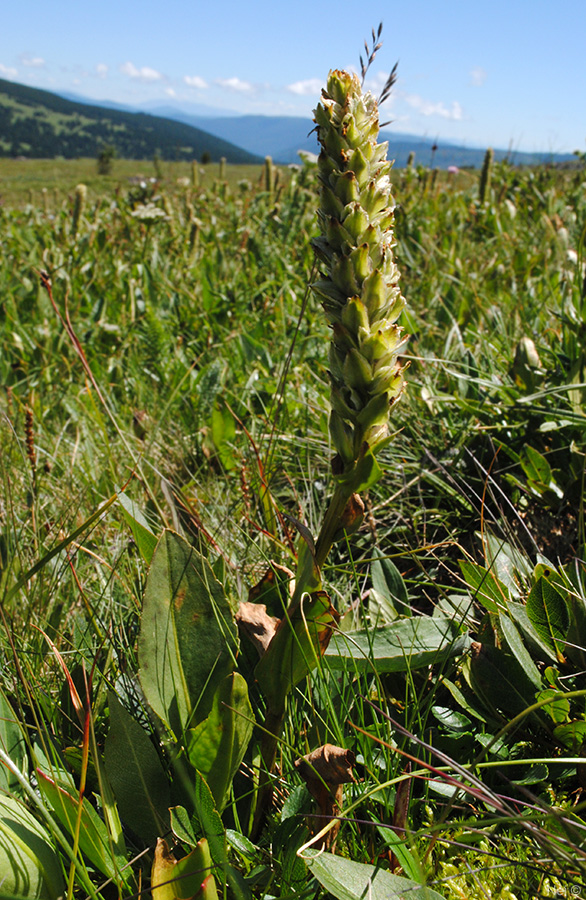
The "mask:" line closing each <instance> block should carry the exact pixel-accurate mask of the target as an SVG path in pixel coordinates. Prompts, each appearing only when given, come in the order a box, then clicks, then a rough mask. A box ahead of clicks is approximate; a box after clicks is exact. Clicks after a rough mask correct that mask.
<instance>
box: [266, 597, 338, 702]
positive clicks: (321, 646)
mask: <svg viewBox="0 0 586 900" xmlns="http://www.w3.org/2000/svg"><path fill="white" fill-rule="evenodd" d="M337 621H338V615H337V613H336V611H335V610H334V608H333V607H332V605H331V603H330V600H329V597H328V595H327V594H326V593H324V592H323V591H316V592H315V593H313V594H304V595H303V597H302V599H301V600H300V601H299V603H297V604H296V605H295V606H294V607H293V609H291V610H290V611H289V613H288V615H287V616H285V617H284V618H283V619H282V620H281V624H280V625H279V627H278V628H277V631H276V632H275V634H274V637H273V639H272V641H271V643H270V644H269V646H268V648H267V650H266V652H265V653H264V655H263V656H262V657H261V659H260V662H259V663H258V665H257V667H256V669H255V675H256V678H257V680H258V683H259V684H260V687H261V690H262V692H263V694H264V695H265V697H266V699H267V701H268V703H269V706H270V707H271V709H273V710H280V709H282V707H283V704H284V702H285V697H286V696H287V694H288V693H289V691H290V690H291V689H292V688H293V687H295V685H296V684H298V682H299V681H301V679H302V678H305V677H306V676H307V675H308V674H309V672H311V671H312V669H314V668H315V666H316V664H317V661H318V659H319V658H320V657H321V656H322V655H323V653H324V650H325V648H326V647H327V645H328V643H329V641H330V638H331V635H332V629H333V628H334V626H335V625H336V624H337Z"/></svg>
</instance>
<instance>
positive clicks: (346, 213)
mask: <svg viewBox="0 0 586 900" xmlns="http://www.w3.org/2000/svg"><path fill="white" fill-rule="evenodd" d="M314 115H315V121H316V123H317V133H318V139H319V142H320V144H321V148H322V149H321V153H320V156H319V162H318V174H319V181H320V208H319V210H318V218H319V223H320V227H321V235H320V237H318V238H317V239H316V240H315V241H314V247H315V250H316V253H317V255H318V258H319V260H320V261H321V263H322V264H323V267H322V269H323V270H322V277H321V278H320V279H319V280H318V281H317V282H316V283H315V284H313V285H312V288H313V290H314V292H315V293H316V294H317V295H318V296H319V298H320V300H321V302H322V304H323V308H324V311H325V314H326V316H327V319H328V321H329V323H330V324H331V326H332V330H333V336H332V342H331V346H330V379H331V403H332V411H331V416H330V433H331V437H332V441H333V444H334V446H335V448H336V450H337V452H338V454H339V457H340V460H341V465H339V466H338V469H341V472H339V473H338V474H342V475H343V476H346V477H349V476H350V477H351V473H352V472H353V471H355V470H356V467H357V463H358V462H359V461H360V459H362V458H363V457H364V456H365V454H366V453H368V452H369V451H372V452H376V450H377V449H380V447H381V445H382V443H383V442H384V441H385V439H386V437H387V435H388V417H389V411H390V408H391V406H392V405H393V404H394V402H395V401H396V400H397V398H398V397H399V395H400V394H401V391H402V389H403V383H404V380H403V372H402V367H401V365H400V362H399V354H400V352H401V350H402V348H403V346H404V344H405V342H406V338H405V337H403V336H402V330H401V328H400V327H399V326H398V325H397V324H396V323H397V319H398V318H399V316H400V314H401V312H402V310H403V308H404V306H405V300H404V298H403V296H402V294H401V291H400V289H399V284H398V282H399V272H398V269H397V266H396V265H395V261H394V259H393V250H392V248H393V246H394V244H395V240H394V236H393V209H394V202H393V197H392V193H391V182H390V178H389V172H390V169H391V165H392V164H391V163H390V162H389V161H388V160H387V149H388V144H387V143H381V144H379V143H377V137H378V131H379V121H378V106H377V102H376V100H375V98H374V97H373V96H372V94H370V93H363V92H362V87H361V85H360V81H359V79H358V77H357V76H356V75H351V74H349V73H348V72H341V71H333V72H330V74H329V77H328V81H327V87H326V88H325V89H323V90H322V100H321V103H319V104H318V106H317V109H316V110H315V113H314ZM355 489H358V488H355Z"/></svg>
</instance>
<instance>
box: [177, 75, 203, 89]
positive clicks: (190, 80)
mask: <svg viewBox="0 0 586 900" xmlns="http://www.w3.org/2000/svg"><path fill="white" fill-rule="evenodd" d="M183 81H184V82H185V84H186V85H187V86H188V87H192V88H198V89H199V90H202V91H203V90H205V89H206V88H207V86H208V83H207V81H205V80H204V79H203V78H200V77H199V75H184V76H183Z"/></svg>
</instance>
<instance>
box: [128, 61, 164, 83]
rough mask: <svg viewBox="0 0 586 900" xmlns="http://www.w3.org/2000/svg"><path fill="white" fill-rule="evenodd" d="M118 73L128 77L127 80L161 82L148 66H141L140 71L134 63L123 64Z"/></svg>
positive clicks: (159, 77)
mask: <svg viewBox="0 0 586 900" xmlns="http://www.w3.org/2000/svg"><path fill="white" fill-rule="evenodd" d="M120 71H121V72H122V74H123V75H128V77H129V78H136V79H137V80H138V81H161V79H162V78H163V76H162V75H161V73H160V72H157V70H156V69H151V68H149V66H142V67H141V68H140V69H137V68H136V66H135V65H134V63H131V62H125V63H124V64H123V65H122V66H120Z"/></svg>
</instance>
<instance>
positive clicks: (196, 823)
mask: <svg viewBox="0 0 586 900" xmlns="http://www.w3.org/2000/svg"><path fill="white" fill-rule="evenodd" d="M194 774H195V784H194V792H193V806H194V814H193V819H192V820H191V821H190V819H189V816H188V814H187V812H186V810H185V809H184V808H183V807H182V806H175V807H172V809H171V810H170V813H171V828H172V829H173V832H174V834H176V835H177V837H178V838H179V839H180V840H184V841H185V843H187V844H189V845H190V846H194V845H193V843H192V841H193V836H194V835H195V834H196V833H197V834H200V835H203V836H204V837H205V838H206V839H207V841H208V843H209V846H210V853H211V855H212V859H213V861H214V865H215V866H217V869H218V870H219V873H220V872H221V873H223V877H224V879H225V880H226V882H227V883H228V885H229V886H230V889H231V891H232V894H233V896H234V897H235V900H250V888H249V887H248V885H247V884H246V882H245V881H244V879H243V877H242V875H241V874H240V872H239V871H238V870H237V869H235V868H234V867H233V866H232V865H231V864H230V862H229V860H228V851H227V847H226V832H225V829H224V826H223V824H222V820H221V818H220V815H219V813H218V810H217V809H216V807H215V804H214V798H213V796H212V792H211V791H210V789H209V787H208V786H207V784H206V782H205V781H204V779H203V778H202V776H201V775H200V774H199V772H197V771H196V772H195V773H194Z"/></svg>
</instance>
